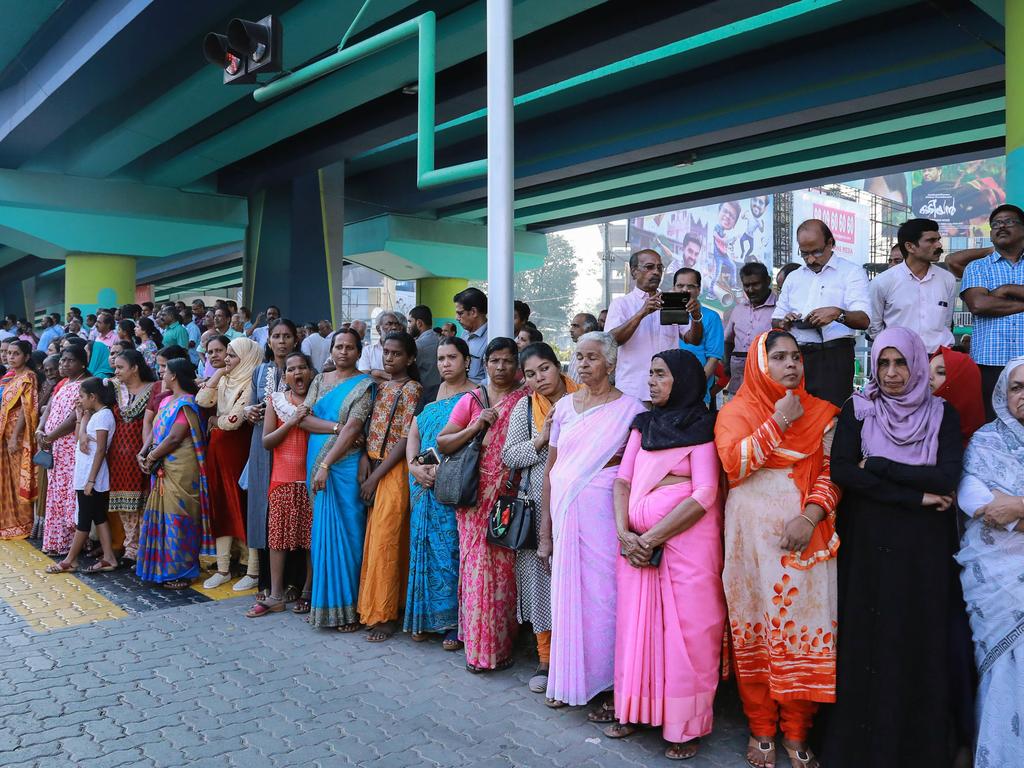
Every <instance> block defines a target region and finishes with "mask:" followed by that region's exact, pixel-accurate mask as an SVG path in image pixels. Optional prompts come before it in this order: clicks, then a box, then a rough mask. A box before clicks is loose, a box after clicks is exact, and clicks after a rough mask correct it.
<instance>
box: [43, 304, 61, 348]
mask: <svg viewBox="0 0 1024 768" xmlns="http://www.w3.org/2000/svg"><path fill="white" fill-rule="evenodd" d="M43 328H44V330H43V332H42V333H41V334H40V335H39V347H38V348H39V349H41V350H43V352H45V351H46V348H47V347H48V346H50V342H51V341H53V340H54V339H59V338H60V337H61V336H63V335H64V329H63V328H61V326H60V315H58V314H57V313H56V312H54V313H52V314H49V315H46V317H44V318H43Z"/></svg>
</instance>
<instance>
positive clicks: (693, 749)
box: [665, 739, 700, 760]
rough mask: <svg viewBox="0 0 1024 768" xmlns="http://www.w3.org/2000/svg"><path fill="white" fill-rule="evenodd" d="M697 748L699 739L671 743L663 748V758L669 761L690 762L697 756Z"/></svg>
mask: <svg viewBox="0 0 1024 768" xmlns="http://www.w3.org/2000/svg"><path fill="white" fill-rule="evenodd" d="M699 747H700V739H692V740H690V741H683V742H672V743H671V744H669V745H668V746H667V747H665V757H667V758H668V759H669V760H691V759H693V758H695V757H696V756H697V752H698V751H699Z"/></svg>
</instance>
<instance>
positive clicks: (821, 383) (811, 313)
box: [772, 219, 871, 408]
mask: <svg viewBox="0 0 1024 768" xmlns="http://www.w3.org/2000/svg"><path fill="white" fill-rule="evenodd" d="M796 239H797V243H798V245H799V248H800V256H801V257H802V258H803V261H804V264H803V266H801V267H800V268H799V269H797V270H795V271H794V272H793V273H792V274H791V275H790V276H789V277H788V278H786V282H785V284H784V285H783V287H782V293H781V294H780V295H779V299H778V301H777V302H776V304H775V311H774V312H773V313H772V325H773V326H774V327H775V328H783V329H784V330H787V331H789V332H790V333H792V334H793V336H794V337H795V338H796V342H797V344H798V345H799V347H800V352H801V354H802V355H803V358H804V378H805V384H806V387H807V391H808V392H809V393H810V394H812V395H814V396H815V397H820V398H821V399H822V400H828V401H829V402H831V403H833V404H834V405H836V406H837V407H839V408H842V406H843V403H845V402H846V400H847V398H849V397H850V395H851V394H853V373H854V349H853V347H854V337H855V336H856V334H857V331H864V330H867V327H868V325H869V324H870V322H871V321H870V317H869V309H870V306H871V305H870V301H869V298H868V279H867V274H866V273H865V272H864V269H863V267H860V266H858V265H857V264H854V263H853V262H852V261H847V260H846V259H843V258H841V257H838V256H835V255H834V254H833V252H832V251H833V248H834V247H835V244H836V240H835V237H834V236H833V235H832V231H831V230H830V229H829V228H828V225H826V224H825V222H823V221H821V220H820V219H808V220H807V221H805V222H803V223H802V224H801V225H800V226H799V227H798V228H797V231H796Z"/></svg>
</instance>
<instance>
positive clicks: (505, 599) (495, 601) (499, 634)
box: [437, 337, 526, 673]
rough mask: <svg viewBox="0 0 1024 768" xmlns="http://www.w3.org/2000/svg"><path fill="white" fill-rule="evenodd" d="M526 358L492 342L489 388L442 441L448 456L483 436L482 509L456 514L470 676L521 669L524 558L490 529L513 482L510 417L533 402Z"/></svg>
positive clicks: (463, 407)
mask: <svg viewBox="0 0 1024 768" xmlns="http://www.w3.org/2000/svg"><path fill="white" fill-rule="evenodd" d="M518 352H519V349H518V347H516V343H515V342H514V341H513V340H512V339H509V338H506V337H498V338H496V339H492V340H491V342H490V343H489V344H488V345H487V348H486V349H485V350H484V362H485V364H486V366H487V380H488V384H487V386H486V387H481V388H480V389H477V390H474V391H473V392H470V393H468V394H466V395H463V397H462V399H461V400H460V401H459V402H458V404H457V405H456V406H455V409H454V410H453V411H452V415H451V418H450V419H449V421H448V424H447V426H445V428H444V429H442V430H441V432H440V434H439V435H438V436H437V449H438V450H439V451H440V452H441V453H443V454H445V455H450V454H453V453H455V452H457V451H458V450H459V449H460V448H462V447H463V446H465V445H467V444H468V443H469V442H470V441H471V440H473V439H475V438H476V437H477V436H479V435H482V436H483V437H482V446H481V451H480V464H479V470H478V475H479V478H480V482H479V489H478V492H477V504H476V505H475V506H472V507H459V508H458V509H457V510H456V512H455V517H456V520H457V522H458V526H459V582H460V583H459V631H460V638H461V640H462V641H463V642H464V643H465V644H466V669H467V670H469V671H470V672H474V673H477V672H486V671H488V670H492V669H495V670H496V669H507V668H508V667H510V666H512V663H513V659H512V641H513V640H514V639H515V633H516V578H515V564H516V553H515V552H513V551H512V550H509V549H504V548H502V547H496V546H494V545H493V544H489V543H488V542H487V521H488V515H489V513H490V510H491V508H492V507H493V506H494V504H495V502H496V501H497V500H498V497H499V496H500V495H501V494H502V492H503V490H504V488H505V483H506V481H507V480H508V473H509V470H508V468H507V467H505V465H504V464H502V461H501V452H502V449H503V448H504V446H505V437H506V433H507V430H508V423H509V417H510V416H511V415H512V409H513V408H514V407H515V405H516V404H517V403H518V402H519V401H520V400H521V399H522V398H523V397H525V396H526V390H525V389H523V388H521V387H519V386H518V385H517V384H516V373H517V371H518V370H519V365H518V359H517V355H518Z"/></svg>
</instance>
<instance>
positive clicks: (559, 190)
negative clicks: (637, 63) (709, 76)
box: [441, 97, 1006, 221]
mask: <svg viewBox="0 0 1024 768" xmlns="http://www.w3.org/2000/svg"><path fill="white" fill-rule="evenodd" d="M1005 108H1006V99H1005V98H1003V97H998V98H991V99H983V100H981V101H976V102H975V101H971V102H966V103H962V104H957V105H955V106H949V107H942V108H939V109H928V110H926V111H922V112H914V113H911V114H906V115H902V116H898V117H892V118H885V119H877V118H876V119H874V120H870V121H866V120H865V119H860V120H857V119H852V120H851V123H852V124H851V125H849V126H848V127H846V126H844V127H840V128H838V129H836V130H826V131H821V132H815V133H813V134H810V136H809V137H808V136H796V137H792V138H788V137H783V138H781V139H765V140H762V141H756V142H754V143H753V145H750V144H744V145H743V147H744V148H743V149H740V150H734V149H732V147H731V145H727V146H722V147H715V148H713V149H712V150H710V151H709V152H708V153H706V154H705V153H702V154H701V156H700V157H699V159H698V160H697V162H695V163H693V164H692V165H685V166H680V165H676V164H672V165H664V166H661V167H657V168H649V169H642V170H633V171H630V170H628V169H627V170H626V171H623V170H622V169H614V170H612V171H608V172H606V173H602V174H596V178H595V177H594V176H590V177H587V178H585V179H582V180H575V181H571V182H566V183H564V184H560V185H556V186H551V185H545V186H543V187H542V188H541V189H540V190H538V191H537V192H530V191H529V190H524V191H520V192H518V193H517V195H516V200H515V207H516V209H523V208H529V207H534V206H539V205H547V204H551V203H559V202H562V201H565V200H568V199H573V198H581V197H586V196H588V195H596V194H601V193H604V192H614V191H615V190H618V189H621V188H622V187H623V186H626V185H634V184H657V183H660V182H662V181H665V180H672V179H677V180H680V181H682V180H685V179H686V178H688V177H690V176H693V175H695V174H704V173H706V172H707V171H709V170H715V169H722V168H729V167H731V166H735V165H738V164H741V163H746V162H754V161H758V160H763V159H765V158H770V157H781V156H785V155H789V154H792V153H794V152H802V151H806V150H807V149H808V148H810V147H818V146H825V145H831V144H838V143H842V142H845V141H851V140H854V139H865V138H868V137H873V136H882V135H888V134H898V133H900V132H901V131H906V130H911V129H914V128H917V127H918V126H920V125H921V123H922V122H928V123H947V122H950V121H955V120H960V119H964V118H969V117H976V116H978V115H983V114H993V115H998V114H1001V113H1002V112H1003V111H1004V110H1005ZM1000 119H1001V118H1000ZM441 213H442V215H445V216H454V217H457V218H459V219H466V220H472V221H483V220H485V218H486V216H487V208H486V206H483V205H477V206H474V207H471V208H470V207H466V208H453V209H450V210H446V211H443V212H441Z"/></svg>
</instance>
